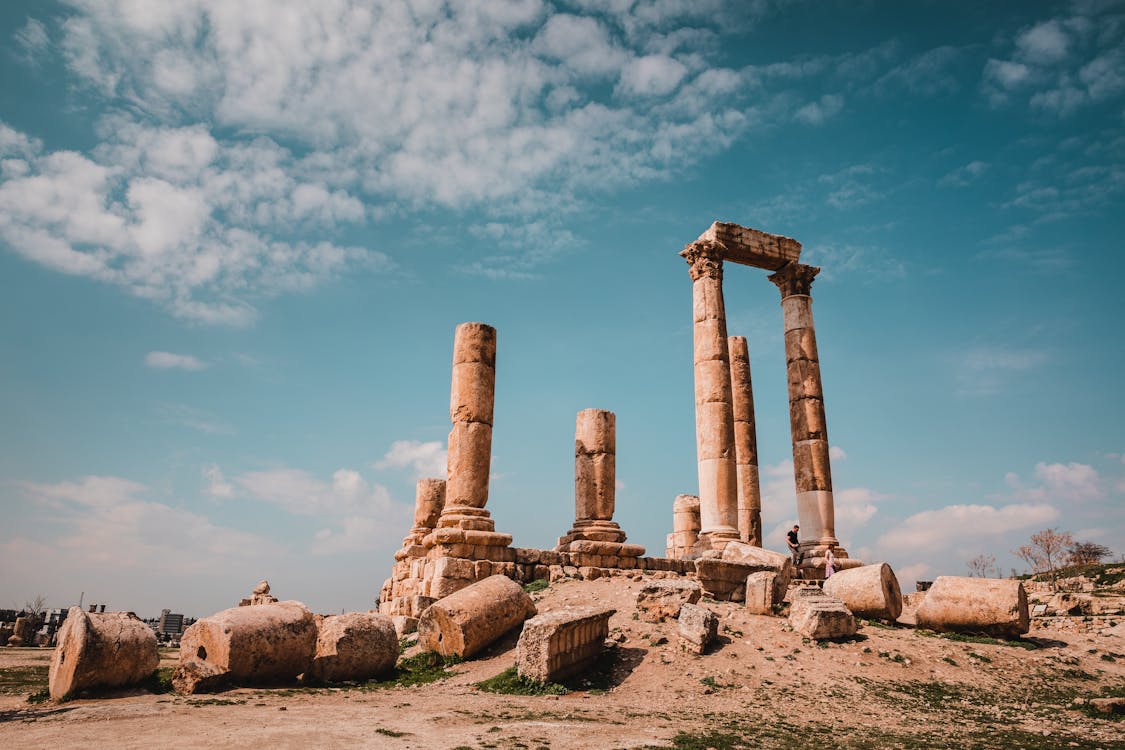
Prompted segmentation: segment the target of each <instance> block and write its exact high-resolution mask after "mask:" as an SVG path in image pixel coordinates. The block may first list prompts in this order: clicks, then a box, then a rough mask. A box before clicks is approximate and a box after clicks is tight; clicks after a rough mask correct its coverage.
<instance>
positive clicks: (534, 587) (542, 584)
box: [523, 578, 551, 594]
mask: <svg viewBox="0 0 1125 750" xmlns="http://www.w3.org/2000/svg"><path fill="white" fill-rule="evenodd" d="M550 585H551V582H550V581H548V580H547V579H546V578H536V579H535V580H534V581H532V582H531V583H526V584H524V587H523V590H524V591H526V592H527V593H529V594H534V593H535V592H537V591H543V590H544V589H546V588H547V587H548V586H550Z"/></svg>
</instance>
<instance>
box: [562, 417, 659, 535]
mask: <svg viewBox="0 0 1125 750" xmlns="http://www.w3.org/2000/svg"><path fill="white" fill-rule="evenodd" d="M616 432H617V420H616V417H615V416H614V414H613V412H611V411H606V410H604V409H584V410H582V411H580V412H578V417H577V420H576V424H575V430H574V528H572V529H571V530H570V531H569V532H568V533H567V535H566V536H564V537H562V538H560V539H559V544H558V546H557V547H555V550H556V551H558V552H576V553H584V554H589V555H603V556H613V557H640V556H641V555H643V554H644V552H645V548H644V547H641V546H640V545H637V544H624V542H625V532H624V531H622V530H621V527H620V526H618V525H617V523H615V522H614V520H613V511H614V504H615V500H616V492H617V487H616V483H617V469H616V459H617V456H616V453H617V437H616Z"/></svg>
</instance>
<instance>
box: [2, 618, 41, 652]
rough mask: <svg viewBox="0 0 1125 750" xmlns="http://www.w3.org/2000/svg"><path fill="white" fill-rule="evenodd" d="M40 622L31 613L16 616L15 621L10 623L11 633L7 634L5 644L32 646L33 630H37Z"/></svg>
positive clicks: (33, 641) (33, 642)
mask: <svg viewBox="0 0 1125 750" xmlns="http://www.w3.org/2000/svg"><path fill="white" fill-rule="evenodd" d="M42 624H43V623H42V621H40V619H39V618H38V617H34V616H31V615H25V616H23V617H17V618H16V621H15V623H14V624H13V625H12V634H11V635H10V636H8V640H7V645H9V646H34V645H35V632H36V631H37V630H39V628H40V627H41V626H42Z"/></svg>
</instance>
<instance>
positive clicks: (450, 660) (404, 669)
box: [364, 651, 462, 688]
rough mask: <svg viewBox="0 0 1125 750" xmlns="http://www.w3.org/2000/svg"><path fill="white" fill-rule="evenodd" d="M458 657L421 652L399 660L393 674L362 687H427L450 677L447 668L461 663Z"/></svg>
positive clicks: (451, 674) (433, 652)
mask: <svg viewBox="0 0 1125 750" xmlns="http://www.w3.org/2000/svg"><path fill="white" fill-rule="evenodd" d="M461 661H462V660H461V657H459V656H442V655H441V654H439V653H437V652H436V651H423V652H422V653H420V654H415V655H414V656H411V657H408V658H406V659H399V662H398V665H397V666H396V667H395V671H394V673H393V674H392V675H391V676H389V677H384V678H383V679H380V680H371V681H370V682H367V683H366V684H365V685H364V687H375V688H382V687H412V686H414V685H428V684H429V683H431V682H437V681H438V680H444V679H445V678H446V677H452V676H453V673H452V672H449V671H448V668H449V667H452V666H455V665H457V664H460V663H461Z"/></svg>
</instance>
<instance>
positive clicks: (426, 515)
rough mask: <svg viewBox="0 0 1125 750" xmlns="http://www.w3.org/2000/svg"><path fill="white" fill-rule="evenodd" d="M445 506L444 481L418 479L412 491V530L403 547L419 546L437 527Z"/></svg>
mask: <svg viewBox="0 0 1125 750" xmlns="http://www.w3.org/2000/svg"><path fill="white" fill-rule="evenodd" d="M444 506H445V480H444V479H419V480H418V484H417V485H416V486H415V490H414V528H412V529H411V530H410V534H409V535H408V536H407V537H406V539H404V540H403V546H404V547H405V546H407V545H408V544H420V543H421V542H422V540H423V539H425V538H426V535H427V534H429V533H430V532H431V531H433V530H434V528H435V527H436V526H437V522H438V518H439V517H440V516H441V511H442V508H443V507H444Z"/></svg>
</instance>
